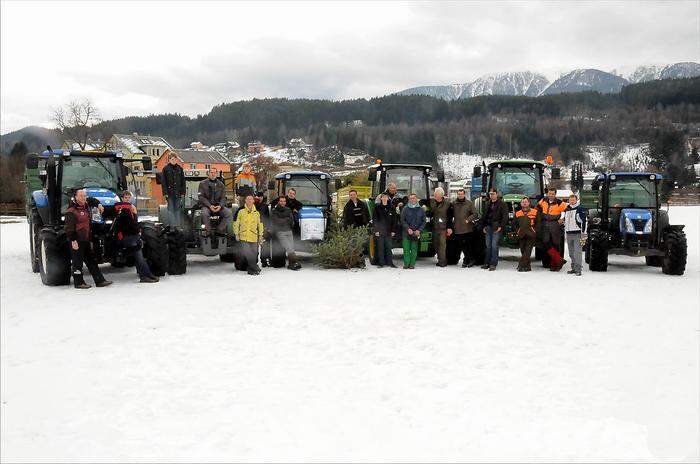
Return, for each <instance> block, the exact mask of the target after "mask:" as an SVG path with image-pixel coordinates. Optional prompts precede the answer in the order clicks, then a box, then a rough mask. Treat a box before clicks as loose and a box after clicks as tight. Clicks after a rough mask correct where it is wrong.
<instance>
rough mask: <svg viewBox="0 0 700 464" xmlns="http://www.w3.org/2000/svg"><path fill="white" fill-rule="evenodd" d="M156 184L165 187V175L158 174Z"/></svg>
mask: <svg viewBox="0 0 700 464" xmlns="http://www.w3.org/2000/svg"><path fill="white" fill-rule="evenodd" d="M156 184H158V185H163V173H162V172H156Z"/></svg>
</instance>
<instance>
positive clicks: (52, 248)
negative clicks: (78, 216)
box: [37, 227, 71, 286]
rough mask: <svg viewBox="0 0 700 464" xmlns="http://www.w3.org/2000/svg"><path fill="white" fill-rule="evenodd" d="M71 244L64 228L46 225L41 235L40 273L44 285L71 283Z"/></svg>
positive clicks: (39, 248) (39, 251) (39, 250)
mask: <svg viewBox="0 0 700 464" xmlns="http://www.w3.org/2000/svg"><path fill="white" fill-rule="evenodd" d="M69 247H70V245H69V244H68V238H67V237H66V233H65V232H64V231H63V230H62V229H53V228H50V227H45V228H43V229H41V232H40V237H39V247H38V250H37V251H38V253H39V274H40V275H41V281H42V282H43V283H44V285H50V286H56V285H68V284H69V283H70V271H71V263H70V249H69Z"/></svg>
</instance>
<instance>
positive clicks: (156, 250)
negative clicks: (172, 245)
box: [141, 222, 170, 277]
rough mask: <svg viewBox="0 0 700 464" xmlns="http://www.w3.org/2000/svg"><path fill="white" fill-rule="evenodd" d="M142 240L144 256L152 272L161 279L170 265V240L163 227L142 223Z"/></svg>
mask: <svg viewBox="0 0 700 464" xmlns="http://www.w3.org/2000/svg"><path fill="white" fill-rule="evenodd" d="M141 239H142V240H143V256H144V258H146V262H147V263H148V267H149V268H150V269H151V272H152V273H153V274H154V275H157V276H160V277H162V276H164V275H165V273H166V272H168V266H169V265H170V253H169V250H168V238H167V236H166V234H165V231H164V230H163V227H162V226H160V225H159V224H154V223H152V222H143V223H141Z"/></svg>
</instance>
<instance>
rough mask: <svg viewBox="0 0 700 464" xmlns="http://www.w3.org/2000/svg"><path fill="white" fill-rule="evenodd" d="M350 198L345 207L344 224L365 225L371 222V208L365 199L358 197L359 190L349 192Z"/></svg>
mask: <svg viewBox="0 0 700 464" xmlns="http://www.w3.org/2000/svg"><path fill="white" fill-rule="evenodd" d="M348 196H349V197H350V199H349V200H348V202H347V203H346V204H345V207H344V208H343V226H345V227H365V226H366V225H367V224H369V210H368V209H367V205H365V202H364V201H360V200H359V199H358V198H357V190H354V189H353V190H350V191H349V192H348Z"/></svg>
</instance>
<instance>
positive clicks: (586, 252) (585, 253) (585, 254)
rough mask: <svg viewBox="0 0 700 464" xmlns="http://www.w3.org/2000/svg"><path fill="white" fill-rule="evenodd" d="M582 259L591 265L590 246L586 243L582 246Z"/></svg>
mask: <svg viewBox="0 0 700 464" xmlns="http://www.w3.org/2000/svg"><path fill="white" fill-rule="evenodd" d="M583 259H584V260H585V261H586V264H591V246H590V245H589V244H588V242H586V244H585V245H584V246H583Z"/></svg>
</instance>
